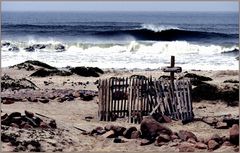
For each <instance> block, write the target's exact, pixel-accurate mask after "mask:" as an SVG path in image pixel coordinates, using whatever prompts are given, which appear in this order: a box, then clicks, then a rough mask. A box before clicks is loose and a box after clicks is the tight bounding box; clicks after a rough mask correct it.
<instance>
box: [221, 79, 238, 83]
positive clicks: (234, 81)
mask: <svg viewBox="0 0 240 153" xmlns="http://www.w3.org/2000/svg"><path fill="white" fill-rule="evenodd" d="M223 83H239V81H238V80H232V79H230V80H225V81H223Z"/></svg>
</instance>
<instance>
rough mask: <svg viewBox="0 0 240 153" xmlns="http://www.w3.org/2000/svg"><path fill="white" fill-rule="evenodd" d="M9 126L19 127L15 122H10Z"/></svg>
mask: <svg viewBox="0 0 240 153" xmlns="http://www.w3.org/2000/svg"><path fill="white" fill-rule="evenodd" d="M10 126H11V127H15V128H19V126H18V125H17V124H16V123H11V124H10Z"/></svg>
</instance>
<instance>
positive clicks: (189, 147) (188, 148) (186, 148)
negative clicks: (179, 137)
mask: <svg viewBox="0 0 240 153" xmlns="http://www.w3.org/2000/svg"><path fill="white" fill-rule="evenodd" d="M194 151H195V148H194V145H193V144H191V143H182V144H180V146H179V152H194Z"/></svg>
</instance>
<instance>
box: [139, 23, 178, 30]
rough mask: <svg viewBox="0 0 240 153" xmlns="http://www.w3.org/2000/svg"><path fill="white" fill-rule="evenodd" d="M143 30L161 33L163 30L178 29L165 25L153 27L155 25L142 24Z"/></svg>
mask: <svg viewBox="0 0 240 153" xmlns="http://www.w3.org/2000/svg"><path fill="white" fill-rule="evenodd" d="M142 28H143V29H148V30H152V31H154V32H161V31H164V30H170V29H179V28H178V27H175V26H166V25H155V24H142Z"/></svg>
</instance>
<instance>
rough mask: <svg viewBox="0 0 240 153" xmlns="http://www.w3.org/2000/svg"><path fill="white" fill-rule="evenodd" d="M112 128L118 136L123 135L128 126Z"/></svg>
mask: <svg viewBox="0 0 240 153" xmlns="http://www.w3.org/2000/svg"><path fill="white" fill-rule="evenodd" d="M112 130H113V131H114V133H115V134H116V135H117V136H122V135H123V132H124V131H125V130H126V128H125V127H123V126H113V128H112Z"/></svg>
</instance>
